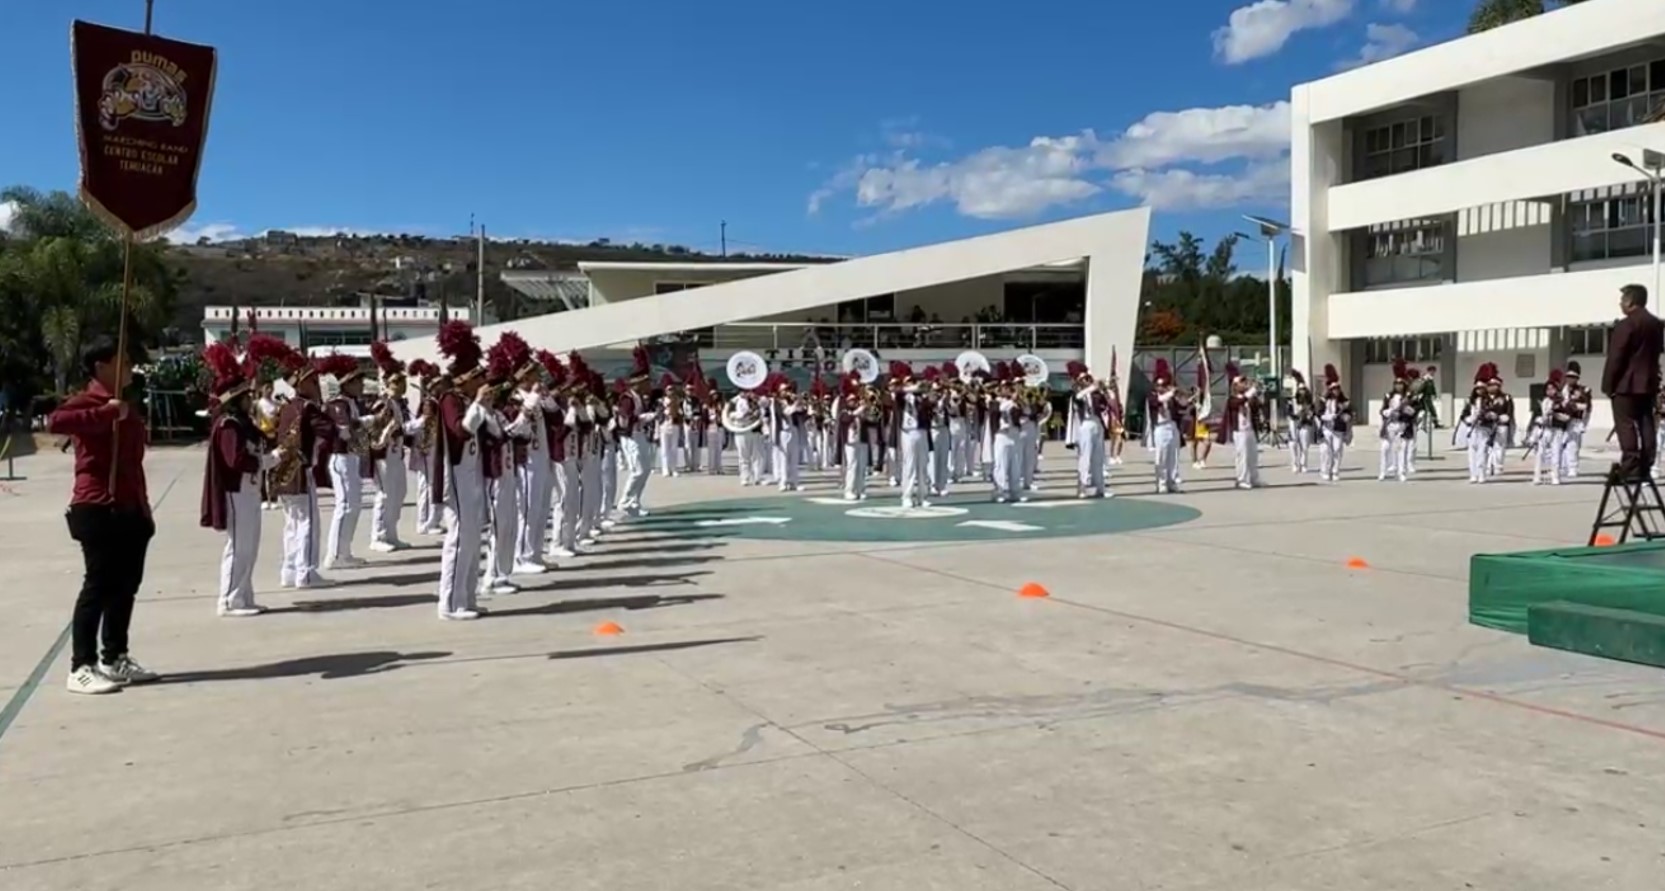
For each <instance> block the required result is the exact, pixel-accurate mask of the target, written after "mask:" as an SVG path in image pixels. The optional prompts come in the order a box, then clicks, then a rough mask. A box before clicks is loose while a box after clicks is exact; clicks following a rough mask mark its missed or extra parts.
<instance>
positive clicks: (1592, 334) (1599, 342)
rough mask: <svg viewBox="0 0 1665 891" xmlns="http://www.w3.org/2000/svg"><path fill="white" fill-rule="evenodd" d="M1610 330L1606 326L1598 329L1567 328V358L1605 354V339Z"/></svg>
mask: <svg viewBox="0 0 1665 891" xmlns="http://www.w3.org/2000/svg"><path fill="white" fill-rule="evenodd" d="M1611 334H1612V329H1611V328H1610V327H1607V326H1602V327H1599V328H1568V329H1567V355H1569V356H1600V355H1602V354H1603V353H1606V352H1607V338H1608V336H1609V335H1611Z"/></svg>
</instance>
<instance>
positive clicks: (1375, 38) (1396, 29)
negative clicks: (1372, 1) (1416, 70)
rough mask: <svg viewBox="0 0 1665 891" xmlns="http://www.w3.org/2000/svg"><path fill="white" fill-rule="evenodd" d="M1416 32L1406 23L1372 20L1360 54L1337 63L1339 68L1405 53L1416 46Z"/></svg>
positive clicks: (1355, 66) (1378, 60) (1365, 31)
mask: <svg viewBox="0 0 1665 891" xmlns="http://www.w3.org/2000/svg"><path fill="white" fill-rule="evenodd" d="M1419 39H1420V38H1418V37H1417V35H1416V32H1415V31H1412V30H1411V29H1409V28H1407V27H1405V26H1404V25H1378V24H1376V23H1374V22H1372V23H1371V24H1369V25H1366V26H1365V28H1364V46H1362V47H1360V48H1359V54H1358V55H1357V56H1355V57H1354V58H1351V59H1344V60H1342V61H1341V62H1339V63H1337V65H1336V67H1337V68H1357V67H1359V66H1360V65H1369V64H1370V63H1371V62H1380V61H1382V60H1383V59H1391V58H1393V57H1394V56H1397V55H1401V54H1403V53H1404V52H1405V51H1406V50H1408V49H1410V48H1411V47H1413V46H1416V43H1417V41H1418V40H1419Z"/></svg>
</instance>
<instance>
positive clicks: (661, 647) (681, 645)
mask: <svg viewBox="0 0 1665 891" xmlns="http://www.w3.org/2000/svg"><path fill="white" fill-rule="evenodd" d="M762 639H763V638H761V637H713V638H709V639H707V640H681V641H673V642H671V643H659V644H637V645H636V646H630V647H596V648H595V649H591V650H562V651H560V652H556V653H550V654H549V658H551V659H588V658H590V657H591V656H628V655H630V654H632V653H664V652H669V651H671V650H691V649H694V648H695V647H710V646H716V645H717V644H730V643H751V642H752V641H758V640H762Z"/></svg>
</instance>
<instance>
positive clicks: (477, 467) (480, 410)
mask: <svg viewBox="0 0 1665 891" xmlns="http://www.w3.org/2000/svg"><path fill="white" fill-rule="evenodd" d="M438 339H439V350H440V352H441V353H443V354H445V356H446V358H448V359H449V360H450V365H449V367H448V368H447V370H446V374H447V376H448V377H449V378H450V380H451V383H450V386H448V387H446V388H445V390H444V392H443V393H442V394H441V395H440V397H439V406H438V408H439V417H440V425H441V426H440V436H439V438H438V441H437V443H436V448H435V449H434V470H433V486H434V497H435V498H437V499H440V503H441V505H442V506H443V507H444V510H445V545H444V548H443V549H442V550H441V552H440V563H439V617H440V618H441V619H451V620H467V619H478V618H479V617H480V616H481V615H482V613H483V612H484V611H483V610H481V609H479V608H478V607H477V606H475V603H476V600H475V597H476V593H475V592H476V590H477V588H478V587H479V578H480V544H481V541H480V539H481V530H482V526H484V524H485V517H486V514H485V510H486V508H485V500H484V493H483V489H484V488H485V477H484V468H483V467H482V463H481V453H480V442H479V435H480V434H481V433H482V432H485V433H489V432H490V428H491V425H493V424H494V423H495V421H494V420H493V419H492V415H493V413H494V412H493V409H492V396H493V393H492V391H491V388H490V387H487V386H485V369H483V368H481V367H480V340H479V336H478V335H476V334H475V333H474V329H473V328H471V327H470V326H469V324H468V323H467V322H462V321H452V322H447V323H445V325H444V326H443V327H441V328H440V331H439V338H438Z"/></svg>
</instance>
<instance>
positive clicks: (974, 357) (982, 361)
mask: <svg viewBox="0 0 1665 891" xmlns="http://www.w3.org/2000/svg"><path fill="white" fill-rule="evenodd" d="M954 367H955V368H958V369H959V370H960V382H961V383H964V384H969V383H971V381H972V380H973V379H974V378H975V377H976V376H977V372H979V371H981V372H982V373H984V374H988V373H989V372H990V371H992V370H993V369H994V366H992V365H990V364H989V357H987V356H985V355H983V354H982V353H979V352H977V351H976V350H966V351H965V352H963V353H961V354H959V355H958V356H956V357H955V358H954Z"/></svg>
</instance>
